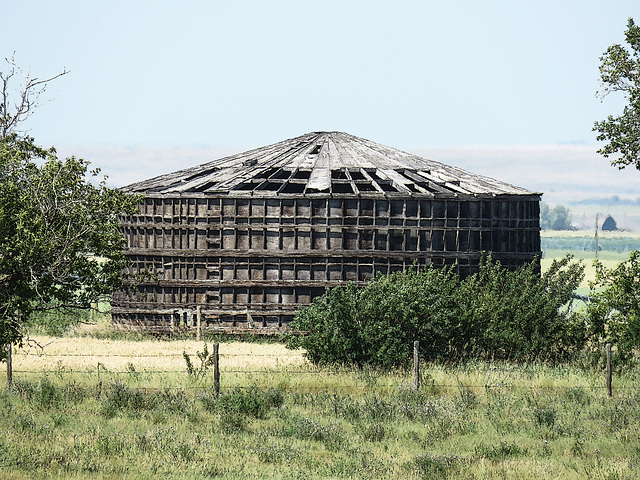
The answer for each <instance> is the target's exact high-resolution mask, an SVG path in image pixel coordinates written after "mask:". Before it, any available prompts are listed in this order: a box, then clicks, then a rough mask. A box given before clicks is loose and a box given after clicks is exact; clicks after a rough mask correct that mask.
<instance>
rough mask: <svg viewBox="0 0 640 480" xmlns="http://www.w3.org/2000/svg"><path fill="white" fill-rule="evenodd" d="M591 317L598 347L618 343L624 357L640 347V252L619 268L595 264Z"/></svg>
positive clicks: (622, 263)
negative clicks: (602, 344) (606, 343)
mask: <svg viewBox="0 0 640 480" xmlns="http://www.w3.org/2000/svg"><path fill="white" fill-rule="evenodd" d="M594 265H595V267H596V278H595V281H594V282H591V289H592V293H591V295H590V297H591V303H590V304H589V309H588V317H589V328H590V334H591V338H592V340H593V341H594V344H600V343H605V342H612V343H615V344H616V345H617V346H618V348H619V351H620V352H621V353H622V354H623V355H629V354H630V352H631V351H632V350H633V349H637V348H638V347H640V252H638V251H637V250H634V251H632V252H631V253H630V255H629V259H628V260H626V261H625V262H621V263H619V264H618V265H617V266H616V267H615V268H607V267H605V266H604V265H603V264H602V263H601V262H600V261H598V260H596V261H595V262H594Z"/></svg>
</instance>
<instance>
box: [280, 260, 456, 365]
mask: <svg viewBox="0 0 640 480" xmlns="http://www.w3.org/2000/svg"><path fill="white" fill-rule="evenodd" d="M457 281H458V277H457V275H455V274H454V273H453V272H452V270H451V269H448V268H446V269H441V270H437V269H433V268H429V269H427V270H425V271H422V272H417V271H415V270H414V269H413V268H412V269H409V270H407V271H404V272H396V273H393V274H391V275H389V276H387V277H385V276H382V275H379V276H378V277H376V279H375V280H373V281H372V282H370V283H369V284H368V285H367V286H366V287H365V288H361V289H359V288H358V287H356V286H355V285H354V284H353V283H349V284H347V285H346V286H345V287H334V288H332V289H331V290H328V291H327V293H326V294H325V295H324V296H322V297H320V298H317V299H315V300H314V301H313V302H312V303H311V305H309V306H308V307H307V308H304V309H302V310H300V311H299V312H298V314H297V315H296V317H295V318H294V320H293V322H292V324H291V326H292V328H293V329H295V330H300V331H303V332H305V334H304V335H302V336H289V337H288V342H287V346H288V347H289V348H298V347H302V348H304V349H305V350H306V355H307V357H308V358H309V360H311V362H313V363H315V364H320V365H322V364H346V365H357V366H359V367H364V366H365V365H376V366H381V367H386V368H390V367H393V366H399V365H405V364H406V363H407V361H408V359H409V358H410V354H411V349H412V344H413V341H414V340H419V341H420V345H421V351H422V356H423V358H426V359H435V358H438V357H440V356H442V355H444V354H445V353H446V351H445V349H446V346H447V344H448V342H449V334H450V332H451V325H452V324H453V322H454V319H455V317H456V312H457V306H456V301H455V290H456V284H457Z"/></svg>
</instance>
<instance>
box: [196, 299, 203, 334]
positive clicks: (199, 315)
mask: <svg viewBox="0 0 640 480" xmlns="http://www.w3.org/2000/svg"><path fill="white" fill-rule="evenodd" d="M196 319H197V323H198V327H197V328H198V330H197V332H196V340H197V341H198V342H199V341H200V332H201V328H202V309H201V308H200V305H198V308H196Z"/></svg>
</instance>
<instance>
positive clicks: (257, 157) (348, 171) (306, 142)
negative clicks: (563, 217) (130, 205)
mask: <svg viewBox="0 0 640 480" xmlns="http://www.w3.org/2000/svg"><path fill="white" fill-rule="evenodd" d="M123 190H124V191H125V192H128V193H140V194H144V195H145V198H144V201H143V202H142V203H141V204H140V210H139V213H138V214H136V215H134V216H129V217H123V218H122V221H121V226H122V231H123V233H124V234H125V236H126V241H127V244H126V255H127V256H128V257H129V258H130V259H131V265H132V267H131V272H130V273H133V274H136V273H139V272H142V271H146V272H148V273H150V274H151V275H149V276H148V277H147V278H146V279H145V280H143V279H140V280H139V281H138V283H137V285H136V290H137V291H136V292H135V293H133V294H125V293H123V292H120V293H118V294H116V295H115V296H114V298H113V302H112V317H113V320H114V322H115V323H116V324H121V325H126V326H131V327H142V328H146V329H149V330H166V329H170V328H175V327H176V326H178V325H185V324H186V325H192V326H195V324H196V321H197V320H196V319H197V317H199V318H200V321H201V325H202V328H203V329H212V330H221V331H253V332H262V333H268V332H277V331H280V330H282V329H285V328H286V327H287V324H288V323H289V321H290V320H291V319H292V318H293V315H294V313H295V311H296V310H297V309H299V308H300V307H301V306H304V305H306V304H308V303H309V302H310V301H311V300H312V299H313V298H314V297H316V296H319V295H321V294H323V293H324V291H325V288H327V287H332V286H335V285H337V284H340V283H343V282H349V281H353V282H366V281H367V280H369V279H371V278H373V277H374V276H375V275H376V273H377V272H380V273H382V274H388V273H390V272H393V271H396V270H401V269H405V268H407V267H408V266H410V265H411V264H413V263H414V262H417V263H418V264H419V265H435V266H443V265H453V264H456V265H457V269H458V271H459V272H460V274H461V275H467V274H469V273H472V272H473V271H475V269H476V268H477V266H478V263H479V260H480V257H481V255H482V252H489V251H491V252H492V254H493V258H494V259H496V260H499V261H500V262H501V263H502V264H503V265H506V266H509V267H517V266H519V265H522V264H523V263H525V262H529V261H531V260H532V259H534V258H535V257H536V256H539V255H540V226H539V202H540V194H539V193H534V192H530V191H528V190H525V189H523V188H519V187H515V186H512V185H509V184H506V183H503V182H500V181H497V180H494V179H491V178H487V177H482V176H478V175H473V174H471V173H469V172H466V171H464V170H461V169H458V168H454V167H450V166H447V165H443V164H441V163H438V162H435V161H431V160H426V159H424V158H421V157H418V156H416V155H412V154H409V153H406V152H402V151H400V150H396V149H394V148H390V147H386V146H383V145H380V144H377V143H374V142H371V141H368V140H365V139H362V138H358V137H355V136H352V135H348V134H345V133H340V132H314V133H309V134H306V135H303V136H300V137H296V138H293V139H290V140H286V141H283V142H280V143H276V144H274V145H270V146H266V147H262V148H258V149H255V150H251V151H248V152H245V153H241V154H238V155H233V156H230V157H226V158H222V159H219V160H215V161H212V162H210V163H206V164H203V165H200V166H196V167H193V168H189V169H186V170H181V171H179V172H175V173H172V174H168V175H163V176H160V177H156V178H153V179H150V180H146V181H143V182H139V183H135V184H133V185H130V186H128V187H125V188H124V189H123Z"/></svg>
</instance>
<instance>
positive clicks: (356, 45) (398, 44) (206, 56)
mask: <svg viewBox="0 0 640 480" xmlns="http://www.w3.org/2000/svg"><path fill="white" fill-rule="evenodd" d="M629 17H634V18H636V19H637V21H639V22H640V2H638V0H615V1H612V0H608V1H604V0H598V1H596V0H561V1H560V0H552V1H549V0H535V1H531V0H518V1H514V0H485V1H478V0H475V1H472V0H468V1H466V0H462V1H455V0H452V1H442V0H439V1H431V0H422V1H420V0H402V1H398V0H396V1H379V0H366V1H365V0H360V1H355V0H325V1H322V2H317V1H303V0H283V1H275V0H260V1H258V0H235V1H229V0H226V1H220V0H181V1H179V2H178V1H163V0H155V1H153V2H143V1H133V0H127V1H113V0H112V1H109V2H87V1H69V0H58V1H56V2H50V1H44V0H31V1H23V2H17V1H15V0H0V18H1V19H2V20H1V22H0V25H1V26H0V57H1V58H5V57H9V58H10V57H11V56H12V55H13V54H14V52H15V60H16V63H18V64H19V65H21V66H22V67H23V68H25V69H30V71H31V74H32V76H34V77H37V78H47V77H50V76H53V75H56V74H58V73H60V72H61V71H63V70H65V69H66V70H68V71H69V73H68V74H66V75H64V76H63V77H60V78H58V79H56V80H55V81H53V82H52V83H51V84H50V85H49V87H48V89H47V91H46V92H45V94H44V95H43V97H42V100H43V101H42V104H41V106H40V107H39V108H38V110H37V111H36V112H35V113H34V115H33V116H32V117H31V118H30V119H29V120H28V121H27V122H26V123H25V124H24V127H25V128H26V129H28V132H29V134H30V135H32V136H33V137H34V138H35V139H36V142H37V143H39V144H41V145H43V146H56V148H57V150H58V152H59V154H60V155H61V156H69V155H76V156H79V157H83V158H85V159H87V160H90V161H91V162H92V166H96V167H100V168H101V169H102V172H103V173H105V174H107V175H108V176H109V182H110V183H111V184H112V185H113V186H122V185H126V184H128V183H132V182H135V181H139V180H143V179H146V178H150V177H153V176H156V175H160V174H163V173H168V172H170V171H174V170H177V169H180V168H187V167H190V166H193V165H197V164H199V163H203V162H206V161H209V160H213V159H215V158H219V157H221V156H224V155H227V154H232V153H237V152H241V151H245V150H249V149H251V148H256V147H259V146H263V145H268V144H271V143H275V142H278V141H281V140H284V139H288V138H292V137H295V136H298V135H302V134H304V133H307V132H311V131H322V130H327V131H344V132H347V133H350V134H353V135H357V136H360V137H363V138H367V139H369V140H373V141H375V142H378V143H382V144H384V145H388V146H392V147H395V148H399V149H401V150H406V151H410V152H413V153H418V154H420V155H423V156H425V157H428V158H432V159H433V160H438V161H443V162H445V163H449V164H452V165H456V166H459V167H461V168H465V169H467V170H470V171H472V172H474V173H479V174H485V175H490V176H493V177H496V178H499V179H501V180H505V181H508V182H510V183H514V184H517V185H520V186H523V187H526V188H530V189H532V190H534V191H540V192H542V193H544V194H545V196H544V197H543V198H544V199H547V201H551V202H552V203H553V202H554V201H555V202H562V201H566V200H567V199H572V198H576V197H575V195H576V190H580V189H581V188H582V187H585V188H586V187H587V186H589V185H591V187H593V188H592V189H590V190H589V189H588V188H587V190H589V191H588V192H586V191H584V192H583V193H584V195H592V194H598V195H605V196H606V195H612V194H621V195H622V196H627V197H629V198H638V197H640V172H638V171H637V170H632V169H629V168H627V169H626V170H623V171H619V170H618V169H616V168H614V167H611V166H609V164H608V161H607V160H606V159H603V158H602V157H600V156H599V155H598V154H597V153H595V151H596V150H597V148H598V142H597V141H596V139H595V133H594V132H592V128H593V123H594V122H595V121H597V120H602V119H604V118H606V116H607V115H609V114H612V115H618V114H619V113H620V112H621V110H622V108H623V106H624V99H623V98H622V97H620V96H615V95H610V96H608V97H606V98H605V99H604V101H601V99H600V98H598V97H597V96H596V91H597V90H598V88H599V86H600V83H599V76H598V74H599V72H598V65H599V57H600V56H601V55H602V53H603V52H604V51H605V50H606V48H607V47H608V46H609V45H611V44H613V43H624V30H625V27H626V23H627V19H628V18H629ZM0 69H1V70H6V69H7V64H6V63H4V64H2V65H1V66H0ZM583 190H584V188H583Z"/></svg>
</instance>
